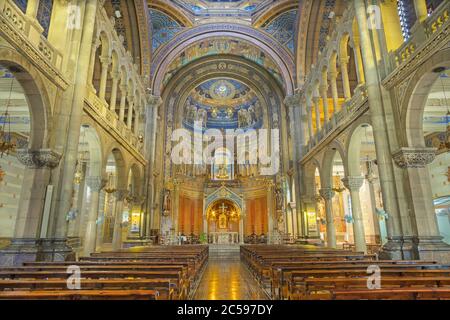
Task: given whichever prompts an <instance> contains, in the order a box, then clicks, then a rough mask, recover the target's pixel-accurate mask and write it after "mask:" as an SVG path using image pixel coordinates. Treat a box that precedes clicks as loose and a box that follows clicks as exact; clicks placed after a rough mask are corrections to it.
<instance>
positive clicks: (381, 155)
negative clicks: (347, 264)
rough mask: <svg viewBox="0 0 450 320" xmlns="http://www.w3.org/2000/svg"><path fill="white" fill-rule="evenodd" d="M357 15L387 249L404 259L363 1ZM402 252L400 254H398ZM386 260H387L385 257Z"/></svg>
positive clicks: (357, 6) (358, 2)
mask: <svg viewBox="0 0 450 320" xmlns="http://www.w3.org/2000/svg"><path fill="white" fill-rule="evenodd" d="M353 3H354V6H355V14H356V19H357V22H358V28H359V34H360V44H361V52H362V58H363V63H364V71H365V75H366V87H367V92H368V98H369V107H370V116H371V121H372V128H373V135H374V140H375V149H376V154H377V163H378V169H379V174H380V184H381V189H382V195H383V205H384V208H385V210H386V212H387V213H388V215H389V218H388V221H387V229H388V230H387V232H388V238H390V242H391V243H388V244H387V245H386V246H385V247H386V248H385V249H386V250H387V251H389V252H390V253H389V256H390V257H395V258H401V257H402V253H401V250H402V249H401V248H400V247H399V246H398V244H397V242H398V241H397V239H396V238H398V237H399V236H401V227H400V221H399V217H400V214H399V210H398V205H397V202H396V200H395V197H396V187H395V181H394V172H393V161H392V156H391V152H390V150H389V144H388V141H389V139H388V138H389V137H388V127H387V125H386V122H385V119H384V114H385V113H384V110H383V100H382V95H381V91H380V82H379V77H378V74H377V65H376V61H375V57H374V54H373V50H372V43H371V38H370V34H369V28H368V25H367V10H366V6H365V1H364V0H354V2H353ZM399 250H400V251H399ZM386 258H387V257H386Z"/></svg>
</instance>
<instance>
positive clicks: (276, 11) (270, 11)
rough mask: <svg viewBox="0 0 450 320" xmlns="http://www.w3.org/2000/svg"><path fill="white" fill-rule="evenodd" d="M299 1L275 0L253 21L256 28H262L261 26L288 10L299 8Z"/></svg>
mask: <svg viewBox="0 0 450 320" xmlns="http://www.w3.org/2000/svg"><path fill="white" fill-rule="evenodd" d="M297 8H298V3H297V2H296V1H292V0H281V1H275V2H274V3H273V4H272V5H270V6H268V7H267V8H265V9H264V11H263V12H262V13H260V14H259V15H258V16H257V17H256V18H255V22H253V26H254V27H255V28H260V27H261V26H263V25H265V24H267V23H269V22H271V21H272V20H274V19H275V18H276V17H278V16H279V15H281V14H283V13H285V12H286V11H289V10H292V9H297Z"/></svg>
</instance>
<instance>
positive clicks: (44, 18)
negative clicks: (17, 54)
mask: <svg viewBox="0 0 450 320" xmlns="http://www.w3.org/2000/svg"><path fill="white" fill-rule="evenodd" d="M52 9H53V0H40V1H39V8H38V12H37V17H36V18H37V20H38V21H39V23H40V25H41V26H42V28H44V32H43V35H44V36H45V37H47V36H48V30H49V29H50V19H51V17H52Z"/></svg>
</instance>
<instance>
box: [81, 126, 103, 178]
mask: <svg viewBox="0 0 450 320" xmlns="http://www.w3.org/2000/svg"><path fill="white" fill-rule="evenodd" d="M80 131H81V132H80V133H81V139H80V143H79V144H80V145H79V149H81V150H83V148H84V149H86V151H88V152H89V162H88V168H89V172H88V174H89V176H92V177H100V176H102V174H103V166H102V164H103V161H102V159H103V155H102V142H101V139H100V137H99V135H98V133H97V130H96V129H95V128H94V127H93V126H91V125H90V124H88V123H84V124H82V125H81V130H80ZM82 144H87V146H82Z"/></svg>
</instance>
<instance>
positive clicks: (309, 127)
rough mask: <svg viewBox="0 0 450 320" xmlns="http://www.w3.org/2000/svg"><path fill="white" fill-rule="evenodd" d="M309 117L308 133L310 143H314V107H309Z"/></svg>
mask: <svg viewBox="0 0 450 320" xmlns="http://www.w3.org/2000/svg"><path fill="white" fill-rule="evenodd" d="M307 117H308V133H309V141H308V143H309V142H310V141H312V140H313V138H314V130H313V121H312V106H311V105H309V106H307Z"/></svg>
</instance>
